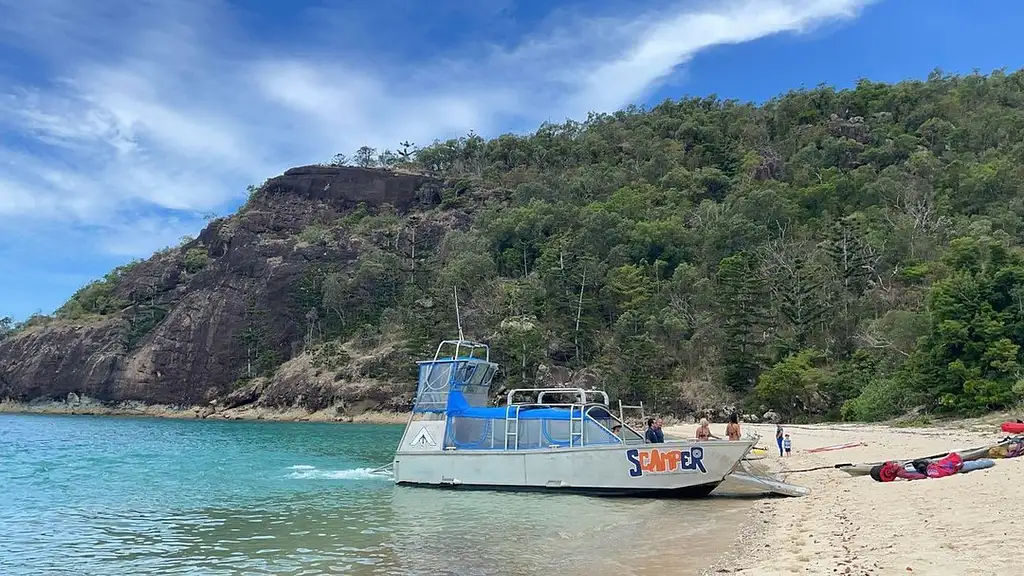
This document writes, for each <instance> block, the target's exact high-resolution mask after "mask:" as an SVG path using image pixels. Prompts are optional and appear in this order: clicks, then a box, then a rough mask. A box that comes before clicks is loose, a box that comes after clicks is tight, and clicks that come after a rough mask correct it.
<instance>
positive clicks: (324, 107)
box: [0, 0, 871, 255]
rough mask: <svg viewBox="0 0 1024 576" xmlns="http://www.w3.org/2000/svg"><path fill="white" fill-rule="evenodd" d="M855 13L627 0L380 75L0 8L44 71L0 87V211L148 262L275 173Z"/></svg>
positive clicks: (271, 48)
mask: <svg viewBox="0 0 1024 576" xmlns="http://www.w3.org/2000/svg"><path fill="white" fill-rule="evenodd" d="M870 1H871V0H737V1H726V2H714V3H707V4H703V5H695V4H693V3H692V2H691V3H683V4H678V5H673V6H666V5H661V6H660V7H659V8H657V9H652V10H650V11H648V12H644V13H637V12H636V10H635V9H633V10H632V12H627V11H626V10H629V9H630V7H631V6H632V4H624V5H623V11H622V13H621V14H619V15H614V14H608V13H607V11H606V13H604V14H601V15H592V16H589V17H588V16H586V15H580V14H579V13H574V14H564V13H563V14H561V15H558V16H557V17H553V18H552V19H551V20H550V21H548V22H546V23H545V24H544V25H543V26H540V27H538V28H537V29H535V30H534V31H533V32H532V33H530V34H528V35H526V36H524V37H522V38H521V39H520V41H519V42H517V43H512V44H511V45H509V43H508V42H505V43H504V46H497V45H488V44H487V43H486V41H485V40H484V39H480V41H479V42H478V43H477V44H476V49H473V50H470V49H460V51H459V52H458V53H457V54H455V55H453V54H452V53H438V54H436V55H432V54H431V53H430V52H424V53H422V54H419V55H418V59H417V61H415V62H411V61H405V62H386V63H383V64H382V63H381V62H380V61H379V59H376V58H371V57H365V58H364V57H362V56H364V55H362V54H360V53H356V52H352V50H353V49H352V47H351V46H347V45H344V43H340V42H339V43H338V44H332V43H331V42H330V40H329V38H330V35H329V34H319V35H317V36H316V38H318V39H319V41H320V42H322V44H320V45H317V46H312V47H310V46H305V47H304V49H303V50H302V51H301V52H298V51H296V50H285V49H284V48H282V47H281V46H280V45H278V46H275V45H273V44H268V43H266V42H261V41H260V38H256V37H252V36H250V35H247V34H246V32H245V31H244V27H243V26H242V25H241V22H242V21H243V20H244V18H245V17H246V14H245V13H242V12H240V11H239V10H238V9H235V8H232V7H230V6H228V5H227V4H219V3H217V2H214V1H210V2H200V1H198V0H168V1H164V2H158V1H157V0H142V1H132V2H129V1H127V0H110V1H107V2H100V1H99V0H33V2H22V1H21V0H0V33H2V34H5V37H6V39H7V40H6V42H7V43H8V44H9V45H10V46H12V47H13V48H16V49H18V50H20V51H21V52H22V53H24V54H28V55H31V57H33V58H36V59H38V60H39V61H41V62H45V63H46V64H47V66H46V67H44V68H42V69H43V70H46V71H47V73H48V74H49V75H50V76H49V77H46V78H35V79H33V78H7V79H6V81H5V79H3V78H0V86H7V87H8V88H6V89H3V88H0V91H2V92H3V93H0V134H2V133H5V132H6V133H7V134H13V135H14V137H15V138H17V141H16V142H17V144H16V145H12V146H8V147H7V148H5V147H4V146H7V145H6V144H0V215H5V216H7V217H15V218H20V219H37V220H38V219H42V220H46V221H48V222H51V223H53V222H61V223H62V225H67V226H91V227H95V228H91V229H95V230H98V231H100V232H98V234H99V236H98V237H97V239H96V246H95V247H96V249H98V250H104V251H108V252H112V253H115V254H131V255H145V254H146V251H148V250H151V249H153V248H154V246H152V244H153V241H152V239H153V238H159V239H160V240H159V241H161V242H162V241H164V238H167V239H169V240H170V241H173V240H174V239H176V237H177V236H180V232H181V229H182V228H183V227H184V226H198V225H199V221H198V218H197V214H198V213H200V212H204V211H210V210H222V211H223V210H226V209H228V208H231V207H233V206H234V205H235V204H236V203H237V202H238V201H240V199H241V198H242V195H243V194H244V187H245V185H246V184H248V183H252V182H259V181H262V180H263V178H265V177H267V176H271V175H273V174H276V173H279V172H280V171H281V170H283V169H285V168H287V167H289V166H293V165H298V164H305V163H312V162H316V161H320V160H325V159H327V158H329V157H330V156H331V155H333V154H334V153H336V152H351V151H353V150H354V149H355V148H357V147H359V146H360V145H363V144H369V145H373V146H377V147H387V146H391V147H394V146H395V145H396V144H397V142H399V141H401V140H406V139H408V140H412V141H414V142H416V143H418V144H425V143H427V142H429V141H430V140H432V139H434V138H435V137H441V138H443V137H447V136H453V135H457V134H461V133H465V132H466V131H468V130H470V129H475V130H476V131H477V132H478V133H481V134H491V135H493V134H494V133H495V132H497V131H499V130H505V129H508V128H510V127H520V126H531V125H535V124H536V123H538V122H539V121H543V120H545V119H548V118H551V119H553V120H561V119H563V118H565V117H580V116H583V115H585V114H586V112H587V111H589V110H593V109H597V110H611V109H614V108H618V107H620V106H622V105H625V104H627V103H629V102H631V101H634V100H636V99H639V98H642V97H643V96H644V95H645V94H646V93H647V92H648V91H649V90H651V89H652V88H653V87H655V86H656V85H657V83H658V82H659V81H661V80H663V79H664V78H665V77H666V76H668V75H669V74H671V73H672V72H673V70H674V69H676V67H678V66H679V65H681V64H685V63H686V62H687V61H688V60H689V59H690V58H692V57H693V56H694V55H695V54H697V53H699V52H700V51H701V50H703V49H706V48H708V47H710V46H714V45H718V44H725V43H738V42H746V41H750V40H754V39H757V38H761V37H765V36H768V35H772V34H776V33H780V32H787V31H793V32H800V31H804V30H806V29H809V28H812V27H814V26H816V25H818V24H820V23H822V22H826V21H830V20H835V19H845V18H851V17H854V16H856V14H857V12H858V10H859V9H860V8H861V7H863V6H864V5H865V4H867V3H868V2H870ZM507 5H508V3H505V4H503V6H502V7H503V8H504V7H507ZM496 13H497V11H496V12H493V13H489V14H486V16H487V17H492V18H493V17H495V14H496ZM319 14H320V16H321V17H322V16H323V14H324V13H323V12H322V9H321V11H320V12H319ZM481 14H485V13H483V12H482V13H481ZM481 17H483V16H481ZM407 25H408V24H407ZM299 36H301V34H299ZM0 42H3V40H0ZM343 45H344V46H345V47H344V50H347V51H343V52H339V50H342V48H339V46H343ZM12 141H14V140H11V139H10V138H8V139H7V140H0V142H12ZM140 210H141V211H144V212H146V213H148V214H150V216H148V217H147V219H144V220H140V219H139V218H138V216H137V214H138V213H139V211H140ZM160 214H164V216H161V215H160ZM161 218H162V219H161ZM176 235H177V236H176ZM155 247H159V246H155Z"/></svg>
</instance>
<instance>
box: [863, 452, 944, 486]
mask: <svg viewBox="0 0 1024 576" xmlns="http://www.w3.org/2000/svg"><path fill="white" fill-rule="evenodd" d="M963 466H964V460H963V458H961V457H960V455H959V454H957V453H956V452H952V453H950V454H948V455H947V456H946V457H945V458H943V459H942V460H937V461H935V462H929V461H928V460H914V461H913V462H907V463H906V464H900V463H899V462H895V461H890V462H886V463H884V464H879V465H877V466H873V467H872V468H871V477H872V478H874V479H875V481H877V482H893V481H895V480H897V479H902V480H923V479H925V478H945V477H946V476H952V475H953V474H956V473H957V472H959V471H960V469H961V468H963Z"/></svg>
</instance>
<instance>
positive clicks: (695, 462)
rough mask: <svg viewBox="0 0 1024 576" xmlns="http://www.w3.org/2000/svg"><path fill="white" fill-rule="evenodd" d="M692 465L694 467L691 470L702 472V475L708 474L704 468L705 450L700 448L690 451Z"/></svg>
mask: <svg viewBox="0 0 1024 576" xmlns="http://www.w3.org/2000/svg"><path fill="white" fill-rule="evenodd" d="M690 464H691V466H693V467H692V468H690V470H694V469H696V470H700V471H701V473H702V474H707V473H708V469H707V468H705V467H704V449H703V448H700V447H694V448H691V449H690Z"/></svg>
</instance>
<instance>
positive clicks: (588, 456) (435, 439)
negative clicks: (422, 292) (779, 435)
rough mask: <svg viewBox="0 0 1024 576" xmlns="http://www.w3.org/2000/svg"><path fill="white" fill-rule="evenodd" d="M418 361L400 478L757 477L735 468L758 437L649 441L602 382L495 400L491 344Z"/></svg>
mask: <svg viewBox="0 0 1024 576" xmlns="http://www.w3.org/2000/svg"><path fill="white" fill-rule="evenodd" d="M417 364H419V379H418V385H417V390H416V399H415V403H414V405H413V410H412V414H411V415H410V417H409V421H408V423H407V425H406V428H405V432H404V434H403V435H402V440H401V443H400V445H399V446H398V449H397V450H396V453H395V457H394V461H393V462H392V466H391V468H392V470H391V472H392V474H393V475H394V481H395V482H396V483H397V484H413V485H424V486H437V487H442V486H443V487H460V488H478V489H492V490H493V489H501V490H549V491H559V492H577V493H589V494H601V495H630V496H645V495H646V496H670V497H694V496H706V495H708V494H710V493H711V492H712V491H713V490H714V489H715V488H716V487H718V485H719V484H720V483H721V482H722V481H723V480H724V479H725V478H726V476H729V475H730V474H733V473H734V472H735V474H736V475H737V476H740V475H742V476H743V477H744V478H747V479H749V478H751V477H750V476H749V475H746V474H743V473H741V472H736V468H737V466H738V465H739V464H740V463H741V461H742V460H743V458H744V457H745V456H746V455H747V453H748V452H750V450H751V448H753V446H754V444H755V443H756V441H757V439H756V438H752V439H751V438H747V439H742V440H739V441H727V440H715V441H697V440H669V441H666V442H664V443H658V444H647V443H645V441H644V437H643V435H642V434H641V433H640V432H638V431H636V430H634V429H633V428H631V427H630V426H629V425H628V424H626V423H625V422H623V421H622V418H621V417H616V416H615V415H614V414H613V413H612V412H611V410H610V409H609V404H608V395H607V394H606V393H605V392H604V391H602V390H587V389H583V388H521V389H515V390H510V391H509V392H508V394H507V404H506V405H505V406H496V407H495V406H489V405H488V398H489V390H490V385H491V380H492V379H493V378H494V375H495V373H496V372H497V370H498V366H497V364H495V363H493V362H491V361H490V349H489V348H488V346H487V345H485V344H479V343H476V342H471V341H467V340H461V339H460V340H446V341H443V342H441V344H440V345H438V347H437V351H436V353H435V354H434V359H433V360H427V361H420V362H418V363H417ZM620 416H621V415H620ZM765 481H767V482H771V481H770V480H768V479H765ZM783 486H785V485H783ZM769 491H779V490H778V488H777V487H776V488H772V487H771V486H769ZM793 495H796V494H793Z"/></svg>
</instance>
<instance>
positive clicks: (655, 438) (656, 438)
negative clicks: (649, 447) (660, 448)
mask: <svg viewBox="0 0 1024 576" xmlns="http://www.w3.org/2000/svg"><path fill="white" fill-rule="evenodd" d="M644 439H645V440H647V443H648V444H661V443H664V442H665V433H664V432H662V431H661V418H658V419H657V420H655V419H654V418H648V419H647V432H646V433H644Z"/></svg>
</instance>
